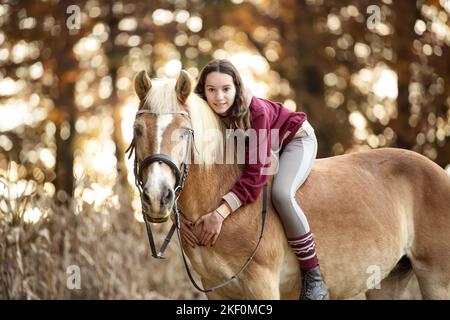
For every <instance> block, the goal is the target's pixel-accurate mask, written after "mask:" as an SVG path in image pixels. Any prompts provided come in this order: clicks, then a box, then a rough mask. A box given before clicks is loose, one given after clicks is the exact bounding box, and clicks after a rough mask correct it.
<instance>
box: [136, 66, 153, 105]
mask: <svg viewBox="0 0 450 320" xmlns="http://www.w3.org/2000/svg"><path fill="white" fill-rule="evenodd" d="M151 87H152V83H151V81H150V77H149V76H148V74H147V72H146V71H145V70H142V71H140V72H139V73H138V74H137V75H136V78H135V79H134V90H136V94H137V95H138V97H139V99H141V100H143V99H144V98H145V96H146V95H147V92H148V91H149V90H150V88H151Z"/></svg>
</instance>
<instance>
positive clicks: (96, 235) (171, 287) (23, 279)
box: [0, 197, 205, 299]
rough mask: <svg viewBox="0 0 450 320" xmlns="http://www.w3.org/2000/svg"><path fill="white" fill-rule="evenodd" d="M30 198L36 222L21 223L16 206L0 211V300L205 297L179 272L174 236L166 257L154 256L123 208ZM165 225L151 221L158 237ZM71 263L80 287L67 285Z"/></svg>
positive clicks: (141, 231)
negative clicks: (10, 212)
mask: <svg viewBox="0 0 450 320" xmlns="http://www.w3.org/2000/svg"><path fill="white" fill-rule="evenodd" d="M29 200H30V199H27V201H29ZM31 204H32V205H38V206H39V208H40V209H41V210H42V211H44V212H46V216H45V217H42V218H41V219H40V220H39V221H38V222H36V223H25V222H24V221H23V211H19V212H15V213H14V217H13V216H12V215H7V214H4V213H3V215H0V299H204V298H205V296H204V295H203V294H200V293H199V292H197V291H196V290H195V289H194V288H193V286H192V285H191V284H190V282H189V280H188V278H187V275H186V272H185V270H184V267H183V264H182V260H181V256H180V252H179V247H178V240H177V239H176V237H175V236H174V238H173V240H172V242H171V244H170V245H169V248H168V249H167V257H168V259H167V260H155V259H153V258H152V257H151V256H150V249H149V246H148V240H147V235H146V232H145V226H144V225H143V224H142V223H139V222H137V221H136V220H135V219H134V218H133V215H132V213H130V212H121V211H120V210H117V209H116V210H111V209H110V208H104V210H101V211H95V210H94V209H93V208H92V207H91V206H86V205H85V206H84V207H82V208H81V210H75V209H74V208H73V206H71V208H68V207H66V206H57V205H56V204H55V203H54V201H53V200H52V199H50V198H48V197H47V198H45V197H43V198H42V197H41V198H39V199H36V198H34V199H31ZM76 212H79V213H78V214H76ZM169 227H170V226H169V224H167V225H160V226H156V228H155V233H156V241H157V243H158V244H159V243H161V241H162V240H163V238H164V236H165V233H164V232H165V231H167V230H168V228H169ZM163 233H164V234H163ZM71 265H76V266H78V267H79V268H80V276H81V277H80V289H69V288H68V286H67V280H68V279H69V277H70V276H72V275H73V273H69V274H68V273H67V268H68V267H69V266H71Z"/></svg>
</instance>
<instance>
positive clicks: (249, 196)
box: [223, 96, 307, 211]
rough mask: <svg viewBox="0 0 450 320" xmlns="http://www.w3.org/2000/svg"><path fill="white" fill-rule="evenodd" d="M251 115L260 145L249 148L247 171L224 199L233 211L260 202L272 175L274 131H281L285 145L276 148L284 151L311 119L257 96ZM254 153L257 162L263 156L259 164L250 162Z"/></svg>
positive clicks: (280, 137) (282, 141) (281, 141)
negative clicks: (272, 137) (265, 131)
mask: <svg viewBox="0 0 450 320" xmlns="http://www.w3.org/2000/svg"><path fill="white" fill-rule="evenodd" d="M250 112H251V119H252V129H255V130H256V132H257V134H256V137H257V138H256V141H257V143H256V144H254V147H248V146H247V147H246V154H245V165H244V172H243V174H242V176H241V178H240V179H239V180H238V181H237V182H236V183H235V184H234V185H233V187H232V188H231V190H230V192H228V193H227V194H226V195H225V196H223V199H224V200H225V201H226V202H227V203H228V205H229V206H230V207H231V209H232V210H233V211H235V210H236V209H238V208H239V207H240V206H242V205H244V204H247V203H251V202H254V201H256V199H257V198H258V196H259V194H260V192H261V190H262V188H263V187H264V184H265V183H266V181H267V179H268V174H265V172H268V171H267V169H268V168H269V167H270V149H271V134H270V130H273V129H278V130H279V131H278V137H279V138H278V140H279V143H280V144H281V145H280V146H272V147H274V148H275V149H278V148H279V149H281V148H283V147H284V146H285V145H287V144H288V143H289V142H290V141H291V140H292V139H293V138H294V135H295V134H296V133H297V131H298V130H299V129H300V127H301V126H302V124H303V122H305V120H307V116H306V114H305V113H303V112H293V111H291V110H289V109H288V108H286V107H284V106H283V104H281V103H278V102H272V101H269V100H265V99H262V98H257V97H255V96H253V97H252V100H251V102H250ZM260 129H266V130H267V135H262V136H260V135H259V132H260V131H259V130H260ZM262 132H264V131H262ZM255 148H256V149H255ZM261 148H263V149H262V150H263V152H262V155H260V149H261ZM266 151H267V152H266ZM255 152H257V153H255ZM250 153H252V154H253V159H254V160H255V157H256V156H255V155H259V156H257V157H256V161H249V159H250V158H249V157H250ZM255 162H256V163H255Z"/></svg>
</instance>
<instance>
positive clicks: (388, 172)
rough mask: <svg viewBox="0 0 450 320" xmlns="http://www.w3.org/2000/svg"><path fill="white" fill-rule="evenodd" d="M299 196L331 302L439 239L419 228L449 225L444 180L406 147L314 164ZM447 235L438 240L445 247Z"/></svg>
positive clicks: (449, 191)
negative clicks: (314, 241)
mask: <svg viewBox="0 0 450 320" xmlns="http://www.w3.org/2000/svg"><path fill="white" fill-rule="evenodd" d="M297 199H298V202H299V205H300V206H301V207H302V209H303V210H304V211H305V213H306V214H307V216H308V220H309V221H310V224H311V229H312V231H313V233H314V234H315V237H316V242H317V247H318V250H317V251H318V255H319V260H320V261H322V262H321V265H322V268H323V269H324V271H325V273H326V275H327V274H328V279H326V280H327V285H328V286H329V288H330V292H332V295H333V296H334V297H335V298H342V297H348V296H352V295H354V294H358V293H359V292H362V291H365V290H364V289H367V288H366V286H367V279H368V277H369V276H370V272H374V270H375V271H377V272H379V274H380V276H381V278H384V277H385V276H387V275H388V274H389V272H390V271H391V270H392V269H393V268H394V267H395V265H396V264H397V262H398V261H399V260H400V259H401V258H402V256H404V255H412V254H416V256H417V252H419V251H420V252H424V253H425V252H426V250H429V249H430V247H432V246H433V245H434V244H435V243H436V240H434V239H437V238H436V237H434V239H433V240H432V241H427V240H426V235H425V234H424V232H421V231H420V230H419V229H420V228H421V227H425V229H426V230H428V232H430V231H434V230H436V228H447V230H448V228H449V227H450V201H449V200H448V199H450V178H449V177H448V175H447V174H446V173H445V171H444V170H443V169H442V168H440V167H439V166H437V165H436V164H434V163H433V162H432V161H431V160H428V159H427V158H425V157H423V156H421V155H419V154H417V153H415V152H411V151H408V150H402V149H392V148H385V149H376V150H371V151H367V152H358V153H353V154H347V155H343V156H336V157H331V158H325V159H318V160H317V161H316V163H315V165H314V168H313V170H312V171H311V173H310V175H309V177H308V179H307V180H306V182H305V183H304V185H303V186H302V188H301V189H300V190H299V191H298V192H297ZM437 222H439V223H437ZM439 225H440V226H439ZM436 231H437V230H436ZM442 231H444V230H442ZM445 233H446V232H445ZM448 237H449V236H448V235H443V236H442V237H441V238H442V239H440V240H447V241H445V243H446V244H445V245H446V246H448V244H449V243H450V241H448V240H449V239H448ZM428 238H430V237H428ZM419 240H420V241H419ZM442 246H443V245H440V248H439V251H440V252H441V251H442V250H444V248H443V247H442ZM414 250H415V252H413V251H414ZM448 252H450V251H448ZM330 275H332V276H330ZM358 291H359V292H358ZM333 293H334V294H333Z"/></svg>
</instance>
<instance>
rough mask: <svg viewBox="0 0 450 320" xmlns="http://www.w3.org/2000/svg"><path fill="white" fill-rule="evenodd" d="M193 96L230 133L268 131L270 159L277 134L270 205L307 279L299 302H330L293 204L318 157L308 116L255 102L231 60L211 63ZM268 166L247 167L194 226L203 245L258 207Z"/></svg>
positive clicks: (309, 237)
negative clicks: (232, 219) (240, 213)
mask: <svg viewBox="0 0 450 320" xmlns="http://www.w3.org/2000/svg"><path fill="white" fill-rule="evenodd" d="M195 92H196V93H197V94H199V96H201V97H202V98H203V99H205V100H206V101H207V102H208V104H209V106H210V107H211V109H212V110H214V112H215V113H216V114H218V115H219V116H220V117H221V119H222V120H223V121H224V123H225V125H226V126H227V128H229V129H242V130H244V131H246V130H247V129H254V130H256V132H257V135H258V132H259V130H267V132H268V134H267V138H266V140H264V142H265V143H267V145H266V146H265V147H266V148H267V149H264V150H269V152H268V155H267V156H268V158H269V159H270V130H277V129H278V130H279V131H278V133H279V140H281V144H280V148H281V150H282V152H281V155H280V158H279V166H278V172H277V173H276V174H275V176H274V181H273V185H272V202H273V204H274V206H275V208H276V209H277V211H278V213H279V215H280V218H281V220H282V223H283V226H284V229H285V232H286V235H287V238H288V242H289V244H290V245H291V247H292V249H293V250H294V252H295V254H296V256H297V259H298V261H299V264H300V268H301V272H302V279H303V285H302V292H301V293H300V299H305V300H320V299H328V297H329V295H328V291H327V289H326V288H325V285H324V283H323V279H322V275H321V272H320V269H319V265H318V261H317V255H316V252H315V243H314V239H313V236H312V233H311V231H310V227H309V225H308V221H307V219H306V216H305V214H304V213H303V211H302V209H301V208H300V207H299V206H298V204H297V202H296V200H295V193H296V191H297V190H298V188H299V187H300V186H301V185H302V184H303V182H304V181H305V180H306V178H307V176H308V174H309V172H310V170H311V167H312V166H313V163H314V160H315V158H316V154H317V140H316V137H315V134H314V129H313V128H312V127H311V125H310V124H309V123H308V121H307V116H306V114H305V113H303V112H292V111H290V110H289V109H287V108H285V107H284V106H283V105H282V104H281V103H276V102H271V101H268V100H265V99H261V98H258V97H255V96H252V95H251V94H250V93H249V92H248V90H245V89H244V86H243V83H242V80H241V77H240V75H239V73H238V71H237V70H236V68H235V67H234V66H233V65H232V64H231V63H230V62H229V61H228V60H213V61H211V62H209V63H208V64H207V65H206V66H205V67H204V68H203V70H202V71H201V73H200V77H199V81H198V83H197V86H196V88H195ZM258 142H260V141H258ZM259 146H260V143H257V147H256V150H253V151H254V152H257V155H259V154H260V153H259V150H258V149H259V148H260V147H259ZM247 152H248V150H247ZM265 160H267V159H265ZM268 162H269V161H257V163H255V164H249V163H246V164H245V169H244V173H243V175H242V176H241V178H240V179H239V180H238V181H237V182H236V183H235V184H234V186H233V187H232V188H231V190H230V192H228V193H227V194H225V195H224V196H223V200H224V201H223V203H222V204H221V205H220V206H219V207H218V208H217V209H216V210H214V211H213V212H210V213H208V214H206V215H204V216H202V217H201V218H199V219H198V220H197V221H196V222H195V225H199V224H201V223H203V228H202V232H201V235H200V238H199V244H200V245H208V244H209V243H211V244H214V243H215V241H216V239H217V237H218V235H219V233H220V230H221V228H222V223H223V220H224V219H226V218H227V217H228V216H229V215H230V214H231V213H232V212H234V211H236V210H237V209H238V208H239V207H240V206H243V205H245V204H247V203H251V202H253V201H256V199H257V198H258V196H259V194H260V192H261V190H262V188H263V186H264V184H265V183H266V181H267V179H268V175H267V174H266V173H264V169H267V167H268Z"/></svg>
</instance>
